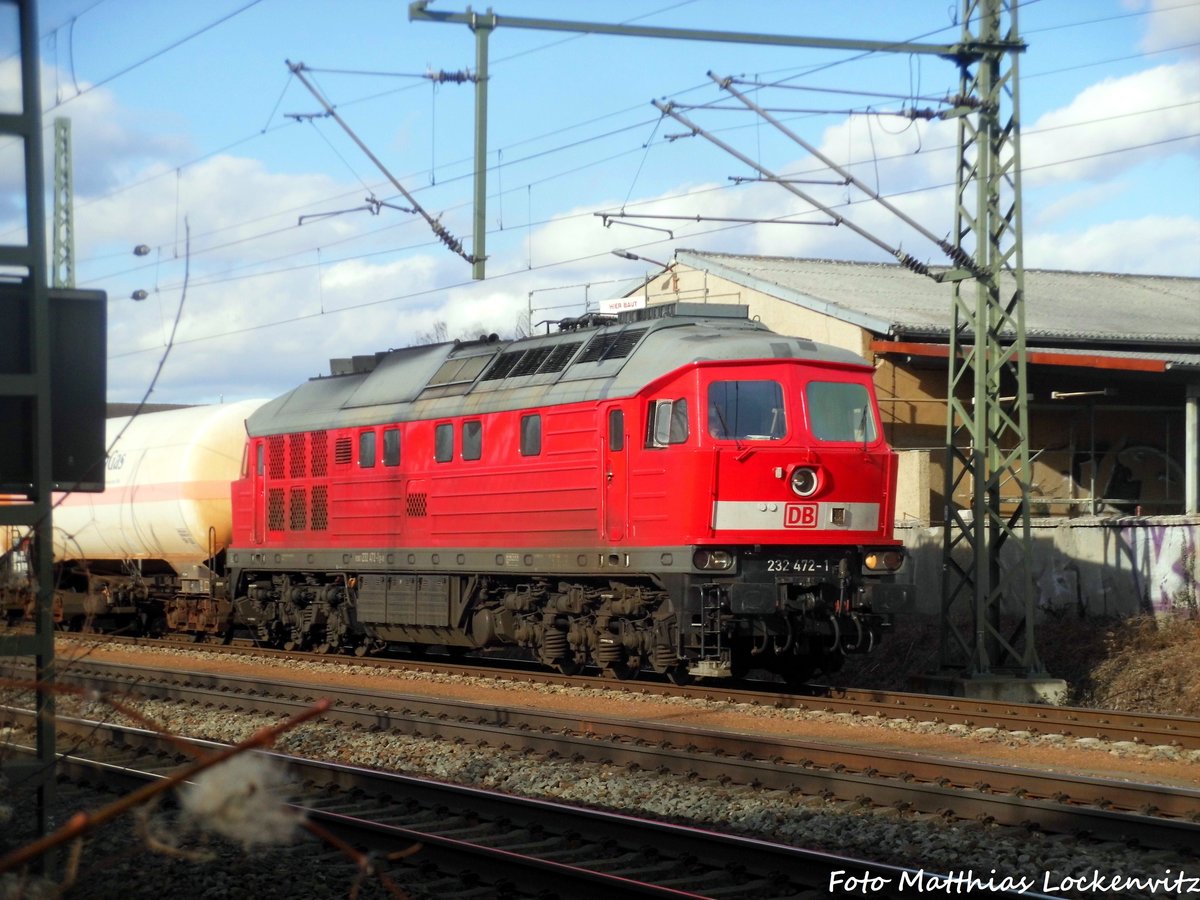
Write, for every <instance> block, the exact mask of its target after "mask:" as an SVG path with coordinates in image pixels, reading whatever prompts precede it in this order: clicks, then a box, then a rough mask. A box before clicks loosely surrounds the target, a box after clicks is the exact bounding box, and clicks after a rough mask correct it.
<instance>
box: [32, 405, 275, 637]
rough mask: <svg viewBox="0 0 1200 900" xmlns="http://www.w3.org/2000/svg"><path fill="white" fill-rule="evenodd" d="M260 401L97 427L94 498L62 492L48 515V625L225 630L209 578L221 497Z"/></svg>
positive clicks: (218, 557) (215, 580)
mask: <svg viewBox="0 0 1200 900" xmlns="http://www.w3.org/2000/svg"><path fill="white" fill-rule="evenodd" d="M262 403H263V401H261V400H250V401H243V402H239V403H230V404H223V405H217V406H197V407H189V408H184V409H177V410H168V411H165V412H155V413H147V414H143V415H140V416H137V417H136V418H133V419H130V418H128V417H126V418H117V419H110V420H108V422H107V423H106V446H108V447H110V448H111V449H110V451H109V453H108V457H107V459H106V462H105V490H104V492H103V493H99V494H70V495H68V496H66V497H65V498H62V501H61V503H59V504H58V505H57V506H56V508H55V509H54V513H53V516H54V538H55V540H54V557H55V568H56V574H57V578H58V580H57V584H56V592H55V605H56V619H58V620H60V621H61V622H62V623H63V624H64V625H66V626H68V627H71V628H75V629H79V628H83V627H88V628H92V629H95V630H120V629H131V630H139V631H140V630H145V631H149V632H162V631H168V630H172V631H188V632H195V633H217V632H218V631H219V630H220V629H221V628H222V626H224V625H225V624H227V622H228V620H229V603H228V601H223V600H221V599H219V597H220V595H221V593H222V592H221V591H220V590H219V580H220V575H219V572H220V569H221V567H222V565H223V552H224V550H225V548H226V547H227V546H228V545H229V540H230V536H231V522H232V515H231V511H230V490H229V489H230V483H231V482H232V481H233V480H234V479H236V478H237V477H238V473H239V472H240V470H241V464H242V454H243V452H244V449H245V443H246V429H245V420H246V417H247V416H248V415H249V414H250V413H252V412H253V411H254V410H255V409H257V408H258V407H259V406H261V405H262ZM118 435H119V437H118ZM114 441H115V442H116V443H115V444H114V443H113V442H114ZM28 596H29V595H28V592H27V591H26V592H23V594H22V598H23V599H27V598H28ZM11 612H12V609H11V604H10V615H11Z"/></svg>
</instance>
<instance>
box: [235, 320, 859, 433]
mask: <svg viewBox="0 0 1200 900" xmlns="http://www.w3.org/2000/svg"><path fill="white" fill-rule="evenodd" d="M566 326H567V327H566V329H565V330H562V331H559V332H558V333H556V334H550V335H539V336H535V337H529V338H523V339H521V340H516V341H499V340H495V339H491V340H487V339H485V340H481V341H471V342H468V343H459V342H454V343H446V344H431V345H427V346H421V347H408V348H405V349H402V350H389V351H386V352H383V353H377V354H375V355H374V356H366V357H354V358H353V359H350V360H333V361H332V364H331V369H332V371H333V372H334V374H331V375H329V376H324V377H320V378H314V379H312V380H310V381H308V382H306V383H305V384H302V385H300V386H298V387H296V388H295V389H293V390H292V391H290V392H288V393H287V394H284V395H283V396H282V397H278V398H276V399H275V400H272V401H270V402H269V403H267V404H265V405H264V406H262V407H261V408H260V409H259V410H258V411H257V412H255V413H254V414H253V415H252V416H251V417H250V418H249V420H248V421H247V429H248V431H249V433H250V434H251V435H252V436H260V435H268V434H282V433H287V432H292V431H312V430H318V429H323V428H345V427H354V426H358V425H373V424H378V423H381V422H403V421H409V420H413V419H423V418H433V417H439V418H440V417H448V416H460V415H472V414H480V413H489V412H499V411H501V410H510V409H526V408H531V407H537V406H549V405H556V404H562V403H573V402H578V401H583V400H599V399H607V398H617V397H628V396H631V395H633V394H635V393H636V392H637V391H639V390H641V389H642V388H643V387H645V386H646V385H647V384H649V383H650V382H653V381H654V380H655V379H657V378H660V377H662V376H664V375H666V374H668V373H670V372H673V371H675V370H676V369H678V368H680V367H682V366H686V365H688V364H690V363H694V362H702V361H705V360H720V359H772V358H775V359H786V358H795V359H807V360H818V361H822V362H831V363H839V364H850V365H865V363H864V361H863V360H862V358H861V357H859V356H857V355H855V354H853V353H851V352H849V351H847V350H842V349H839V348H836V347H829V346H827V345H823V344H816V343H814V342H813V341H809V340H805V339H803V338H795V337H784V336H782V335H778V334H775V333H774V332H772V331H770V330H769V329H768V328H767V327H766V326H765V325H762V324H761V323H758V322H752V321H750V320H749V319H748V318H747V317H746V308H745V307H744V306H736V307H733V306H731V307H722V306H718V305H715V304H704V305H695V304H683V303H680V304H668V305H666V306H655V307H651V308H650V309H646V310H635V311H633V312H632V313H626V314H623V315H622V316H620V317H619V319H618V320H607V319H603V318H602V317H586V316H585V317H582V319H580V320H570V321H568V322H567V323H566Z"/></svg>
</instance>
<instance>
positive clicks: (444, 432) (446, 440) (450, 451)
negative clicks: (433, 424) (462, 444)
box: [433, 422, 454, 462]
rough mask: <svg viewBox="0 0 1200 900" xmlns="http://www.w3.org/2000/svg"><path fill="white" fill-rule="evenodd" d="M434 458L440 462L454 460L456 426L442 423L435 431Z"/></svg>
mask: <svg viewBox="0 0 1200 900" xmlns="http://www.w3.org/2000/svg"><path fill="white" fill-rule="evenodd" d="M433 457H434V459H436V460H437V461H438V462H450V460H452V459H454V426H453V425H452V424H451V423H449V422H442V423H441V424H440V425H438V426H437V428H435V429H434V431H433Z"/></svg>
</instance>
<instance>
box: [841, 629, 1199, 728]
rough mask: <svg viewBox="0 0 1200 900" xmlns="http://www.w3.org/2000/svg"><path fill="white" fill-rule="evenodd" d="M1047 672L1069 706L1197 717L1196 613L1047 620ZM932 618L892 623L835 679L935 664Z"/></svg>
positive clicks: (862, 680)
mask: <svg viewBox="0 0 1200 900" xmlns="http://www.w3.org/2000/svg"><path fill="white" fill-rule="evenodd" d="M1036 634H1037V643H1038V651H1039V654H1040V656H1041V659H1042V663H1043V665H1044V666H1045V668H1046V671H1047V673H1049V674H1050V675H1052V676H1054V677H1056V678H1063V679H1065V680H1066V682H1067V686H1068V695H1067V702H1068V703H1069V704H1070V705H1073V706H1091V707H1098V708H1105V709H1121V710H1138V711H1140V712H1147V713H1166V714H1172V715H1190V716H1200V677H1197V676H1198V675H1200V617H1197V616H1196V615H1195V614H1193V613H1191V612H1190V611H1184V612H1179V613H1175V614H1170V615H1162V616H1158V617H1154V616H1150V615H1141V616H1135V617H1132V618H1127V619H1104V620H1101V619H1089V618H1083V619H1081V618H1077V617H1075V616H1074V615H1069V616H1064V617H1063V618H1061V619H1047V620H1046V621H1043V622H1041V623H1039V624H1038V626H1037V629H1036ZM939 640H940V638H939V625H938V620H937V619H936V618H934V617H914V618H909V619H906V620H904V621H902V622H900V623H898V624H897V626H896V630H895V631H894V632H893V633H891V634H889V635H887V637H886V638H885V640H884V642H883V644H882V646H880V647H879V648H878V649H877V650H876V651H875V652H874V653H872V654H871V655H870V656H869V657H861V658H851V659H850V661H849V662H847V664H846V667H845V668H844V669H843V670H842V671H841V672H839V673H838V675H837V676H836V678H835V679H834V681H835V683H836V684H839V685H844V686H847V687H859V688H879V689H889V688H890V689H892V690H895V689H898V688H903V687H906V686H907V678H908V676H909V675H910V674H916V673H922V672H933V671H935V670H936V668H937V660H938V644H939Z"/></svg>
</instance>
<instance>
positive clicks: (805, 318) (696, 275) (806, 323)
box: [639, 265, 870, 356]
mask: <svg viewBox="0 0 1200 900" xmlns="http://www.w3.org/2000/svg"><path fill="white" fill-rule="evenodd" d="M672 271H673V274H670V275H665V276H662V277H659V278H655V279H654V280H653V281H651V282H650V283H649V284H648V285H647V286H646V289H645V290H643V291H639V294H641V295H642V296H645V297H646V298H647V305H649V306H653V305H656V304H659V303H675V302H680V301H682V302H687V303H736V304H738V305H740V306H746V307H749V312H750V317H751V318H758V319H759V320H760V321H762V323H763V324H764V325H766V326H767V327H768V328H770V329H771V330H772V331H775V332H778V333H779V334H789V335H792V336H794V337H805V338H808V339H809V340H813V341H818V342H820V343H822V344H832V345H833V346H835V347H842V348H844V349H846V350H850V351H852V352H854V353H857V354H859V355H860V356H866V355H867V346H868V344H869V343H870V335H869V334H868V333H867V332H865V331H863V329H861V328H859V327H858V326H856V325H850V324H848V323H846V322H841V321H839V320H837V319H834V318H832V317H830V316H826V315H823V314H821V313H815V312H812V311H810V310H807V309H803V308H802V307H799V306H796V305H795V304H792V303H786V302H784V301H782V300H780V299H778V298H777V297H772V296H771V295H770V294H764V293H762V292H761V291H756V290H754V289H753V288H747V287H742V286H741V285H738V284H734V283H733V282H730V281H726V280H725V279H724V278H721V277H719V276H717V275H713V274H711V273H709V272H704V271H701V270H698V269H689V268H686V267H683V266H679V265H677V266H676V267H675V269H674V270H672Z"/></svg>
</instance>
